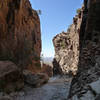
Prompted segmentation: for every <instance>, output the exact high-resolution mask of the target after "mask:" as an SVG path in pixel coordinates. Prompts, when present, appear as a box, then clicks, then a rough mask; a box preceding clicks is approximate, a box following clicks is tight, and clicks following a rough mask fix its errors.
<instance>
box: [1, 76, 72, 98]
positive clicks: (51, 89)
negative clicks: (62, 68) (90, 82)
mask: <svg viewBox="0 0 100 100" xmlns="http://www.w3.org/2000/svg"><path fill="white" fill-rule="evenodd" d="M70 82H71V79H69V78H67V79H66V77H64V76H63V77H60V76H56V77H53V78H50V80H49V82H48V83H47V84H46V85H44V86H42V87H39V88H31V87H28V86H25V88H24V89H23V90H22V91H20V92H15V93H11V94H10V95H9V98H10V100H66V96H67V95H68V91H69V86H70ZM4 96H7V95H6V94H4ZM4 96H3V97H4ZM3 97H2V98H3Z"/></svg>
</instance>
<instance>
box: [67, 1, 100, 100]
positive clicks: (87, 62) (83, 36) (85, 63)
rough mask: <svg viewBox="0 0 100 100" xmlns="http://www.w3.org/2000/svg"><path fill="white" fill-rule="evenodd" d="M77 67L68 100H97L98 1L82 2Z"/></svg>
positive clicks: (99, 58) (99, 52) (99, 69)
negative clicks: (82, 9)
mask: <svg viewBox="0 0 100 100" xmlns="http://www.w3.org/2000/svg"><path fill="white" fill-rule="evenodd" d="M78 67H79V68H78V72H77V75H76V76H75V77H74V78H73V80H72V84H71V88H70V93H69V100H99V99H100V98H99V97H100V95H99V94H100V90H99V93H97V92H96V90H98V89H99V87H97V85H98V83H99V82H98V79H99V77H100V0H84V11H83V18H82V23H81V29H80V57H79V65H78ZM95 81H97V82H96V84H94V83H93V82H95ZM92 83H93V84H92ZM91 84H92V85H91ZM94 85H95V86H94ZM99 85H100V84H99ZM97 88H98V89H97ZM75 98H76V99H75ZM96 98H97V99H96ZM98 98H99V99H98Z"/></svg>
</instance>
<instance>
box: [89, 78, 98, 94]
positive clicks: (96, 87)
mask: <svg viewBox="0 0 100 100" xmlns="http://www.w3.org/2000/svg"><path fill="white" fill-rule="evenodd" d="M89 86H90V87H91V89H92V90H93V91H95V93H96V94H100V79H99V80H97V81H96V82H93V83H91V84H90V85H89Z"/></svg>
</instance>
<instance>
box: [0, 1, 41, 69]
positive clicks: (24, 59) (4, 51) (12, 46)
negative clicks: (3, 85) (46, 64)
mask: <svg viewBox="0 0 100 100" xmlns="http://www.w3.org/2000/svg"><path fill="white" fill-rule="evenodd" d="M40 52H41V32H40V20H39V17H38V14H37V12H36V11H35V10H33V9H32V7H31V4H30V2H29V0H0V60H10V61H13V62H14V63H16V64H17V65H18V66H20V68H27V67H28V66H29V65H30V64H31V65H32V66H31V67H34V66H35V62H38V63H40V62H39V60H40V59H39V58H40ZM35 58H38V61H35Z"/></svg>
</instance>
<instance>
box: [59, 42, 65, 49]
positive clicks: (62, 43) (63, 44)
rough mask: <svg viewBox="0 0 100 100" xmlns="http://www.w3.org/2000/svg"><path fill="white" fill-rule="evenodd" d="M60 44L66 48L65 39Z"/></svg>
mask: <svg viewBox="0 0 100 100" xmlns="http://www.w3.org/2000/svg"><path fill="white" fill-rule="evenodd" d="M60 46H61V48H62V49H64V48H65V47H66V43H65V41H62V42H61V43H60Z"/></svg>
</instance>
